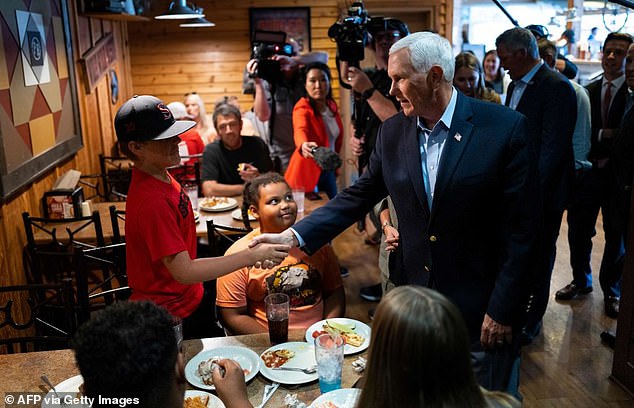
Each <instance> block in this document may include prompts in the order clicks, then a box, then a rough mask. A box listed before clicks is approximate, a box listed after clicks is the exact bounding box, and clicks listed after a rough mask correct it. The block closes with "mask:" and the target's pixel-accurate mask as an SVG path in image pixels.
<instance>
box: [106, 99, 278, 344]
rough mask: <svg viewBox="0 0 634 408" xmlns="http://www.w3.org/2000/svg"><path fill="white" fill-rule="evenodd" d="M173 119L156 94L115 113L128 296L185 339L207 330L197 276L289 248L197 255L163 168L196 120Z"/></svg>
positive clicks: (174, 160)
mask: <svg viewBox="0 0 634 408" xmlns="http://www.w3.org/2000/svg"><path fill="white" fill-rule="evenodd" d="M195 125H196V123H195V122H193V121H176V120H174V117H173V115H172V113H171V112H170V110H169V109H168V108H167V107H166V106H165V104H164V103H163V102H162V101H161V100H160V99H158V98H155V97H153V96H149V95H142V96H134V97H133V98H131V99H130V100H128V101H127V102H126V103H124V104H123V105H122V106H121V108H120V109H119V111H118V112H117V115H116V117H115V129H116V132H117V139H118V140H119V144H120V145H121V151H122V152H123V153H124V154H125V155H126V156H128V157H129V158H130V160H132V161H133V162H134V167H133V170H132V181H131V183H130V189H129V190H128V198H127V202H126V226H125V231H126V258H127V272H128V282H129V285H130V287H131V288H132V297H131V299H135V300H139V299H148V300H152V301H153V302H155V303H157V304H158V305H161V306H163V307H165V308H166V309H167V310H168V311H169V312H170V313H171V314H172V315H174V316H177V317H180V318H181V319H182V320H183V335H184V338H185V339H189V338H202V337H209V336H210V335H212V334H213V316H214V310H213V304H214V299H208V298H205V291H204V289H203V285H202V282H204V281H207V280H212V279H215V278H217V277H219V276H222V275H224V274H227V273H229V272H232V271H234V270H236V269H239V268H241V267H243V266H246V265H253V264H256V263H259V262H260V261H264V262H263V264H264V265H265V266H273V265H275V264H277V263H279V262H280V261H281V260H282V259H284V257H285V256H286V254H287V253H288V250H289V248H288V247H287V246H280V245H267V246H258V247H254V248H251V249H246V250H244V251H241V252H239V253H236V254H234V255H231V256H224V257H217V258H199V259H196V228H195V222H194V216H193V211H192V207H191V203H190V201H189V198H188V196H187V194H186V192H185V191H183V190H182V188H181V186H180V185H179V184H178V182H177V181H176V180H174V179H173V178H172V177H171V176H170V175H169V173H168V172H167V170H166V169H167V168H168V167H170V166H174V165H177V164H178V163H179V162H180V155H179V152H178V144H179V142H180V138H179V135H180V134H182V133H183V132H185V131H187V130H188V129H190V128H192V127H193V126H195Z"/></svg>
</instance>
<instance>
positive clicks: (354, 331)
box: [306, 317, 372, 355]
mask: <svg viewBox="0 0 634 408" xmlns="http://www.w3.org/2000/svg"><path fill="white" fill-rule="evenodd" d="M324 333H330V334H339V335H340V336H341V337H343V339H344V341H345V342H346V345H345V346H344V348H343V353H344V354H345V355H349V354H355V353H359V352H361V351H363V350H365V349H367V348H368V346H369V345H370V335H371V334H372V329H370V326H368V325H367V324H365V323H363V322H360V321H358V320H354V319H348V318H345V317H335V318H333V319H326V320H321V321H319V322H317V323H315V324H313V325H312V326H310V327H309V328H308V329H307V330H306V341H307V342H308V343H310V344H313V343H314V342H315V338H316V337H317V336H319V335H320V334H324Z"/></svg>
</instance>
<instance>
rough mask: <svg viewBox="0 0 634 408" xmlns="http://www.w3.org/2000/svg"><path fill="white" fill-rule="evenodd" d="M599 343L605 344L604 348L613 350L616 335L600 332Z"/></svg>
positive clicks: (609, 332)
mask: <svg viewBox="0 0 634 408" xmlns="http://www.w3.org/2000/svg"><path fill="white" fill-rule="evenodd" d="M601 341H602V342H603V343H605V345H606V346H608V347H610V348H614V346H615V344H616V334H614V332H611V331H609V330H606V331H603V332H601Z"/></svg>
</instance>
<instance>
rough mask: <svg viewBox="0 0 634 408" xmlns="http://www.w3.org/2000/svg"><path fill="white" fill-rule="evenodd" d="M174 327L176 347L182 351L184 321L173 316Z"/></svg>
mask: <svg viewBox="0 0 634 408" xmlns="http://www.w3.org/2000/svg"><path fill="white" fill-rule="evenodd" d="M172 327H173V328H174V336H176V346H177V347H178V349H179V350H180V349H181V344H182V343H183V320H182V319H181V318H180V317H178V316H172Z"/></svg>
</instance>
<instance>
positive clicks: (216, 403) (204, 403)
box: [183, 390, 225, 408]
mask: <svg viewBox="0 0 634 408" xmlns="http://www.w3.org/2000/svg"><path fill="white" fill-rule="evenodd" d="M183 408H225V404H223V403H222V401H221V400H220V398H218V397H216V396H215V395H213V394H210V393H208V392H205V391H198V390H187V391H185V401H184V404H183Z"/></svg>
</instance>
